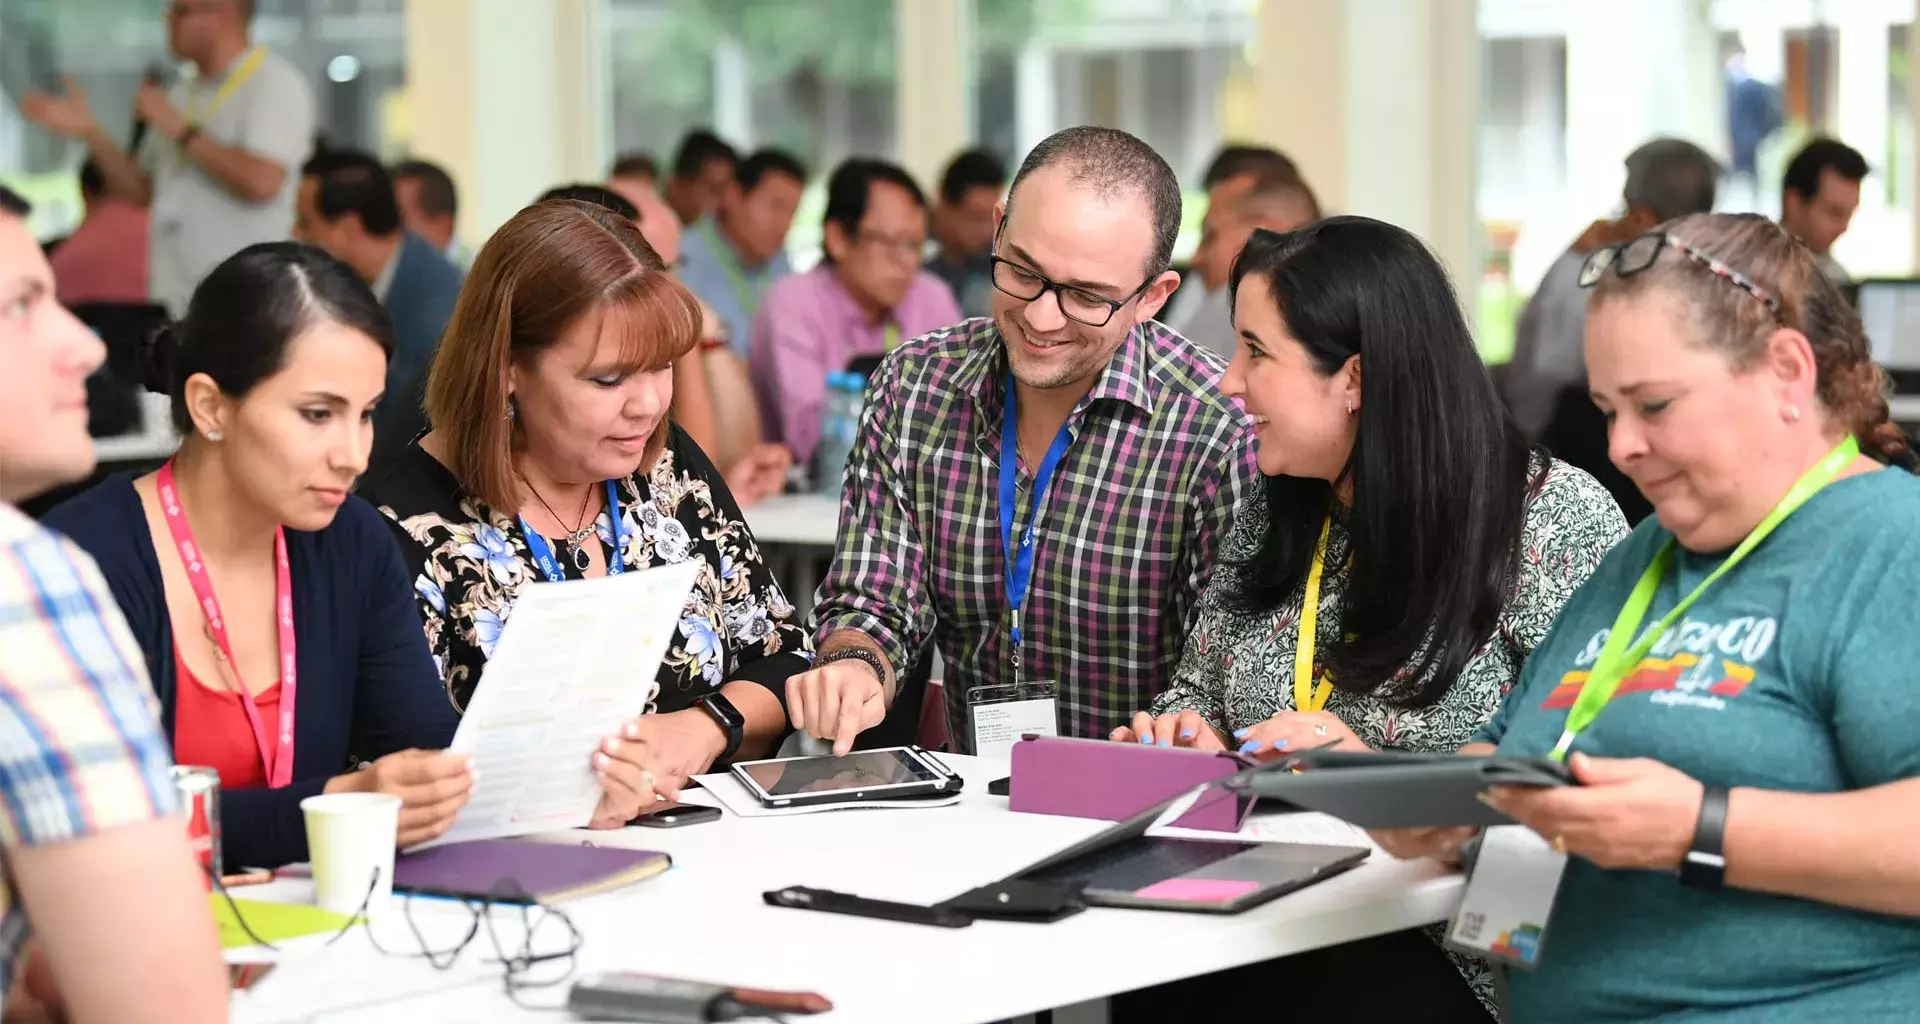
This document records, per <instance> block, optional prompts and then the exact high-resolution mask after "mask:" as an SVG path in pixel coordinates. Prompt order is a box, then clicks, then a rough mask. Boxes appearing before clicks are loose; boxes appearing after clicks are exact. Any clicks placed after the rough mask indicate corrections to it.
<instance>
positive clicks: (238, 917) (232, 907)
mask: <svg viewBox="0 0 1920 1024" xmlns="http://www.w3.org/2000/svg"><path fill="white" fill-rule="evenodd" d="M201 869H202V870H204V871H205V872H206V873H207V877H208V878H209V879H211V880H212V881H213V888H214V891H216V892H218V893H219V894H220V897H221V898H222V899H224V900H226V901H227V910H229V911H230V912H232V914H233V919H234V920H235V921H237V922H239V924H240V930H241V931H243V932H246V933H247V938H249V939H252V940H253V942H254V945H257V946H261V947H264V948H266V949H271V950H273V951H274V952H276V953H278V952H279V951H280V947H278V946H276V945H274V944H273V943H271V942H268V941H267V940H265V939H263V938H261V937H260V933H258V932H256V931H254V930H253V926H252V925H250V924H248V923H247V918H246V915H244V914H242V913H240V904H238V903H235V902H234V901H233V893H230V892H228V891H227V883H225V882H223V881H221V880H220V876H219V875H216V874H214V873H213V868H212V867H211V866H209V865H205V864H203V865H201ZM348 923H349V924H351V923H352V922H348Z"/></svg>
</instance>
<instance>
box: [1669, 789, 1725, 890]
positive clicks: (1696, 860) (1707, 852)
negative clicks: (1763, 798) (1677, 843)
mask: <svg viewBox="0 0 1920 1024" xmlns="http://www.w3.org/2000/svg"><path fill="white" fill-rule="evenodd" d="M1730 795H1731V794H1730V793H1729V792H1728V790H1727V787H1725V786H1708V787H1706V789H1705V790H1704V791H1703V792H1702V793H1701V794H1700V819H1699V821H1698V822H1697V823H1696V824H1695V825H1694V828H1693V845H1692V846H1691V847H1689V848H1688V849H1687V853H1686V856H1685V857H1682V858H1681V859H1680V884H1681V885H1684V886H1687V887H1688V888H1691V889H1709V890H1711V889H1718V888H1720V887H1721V885H1722V884H1724V883H1725V881H1726V877H1727V858H1726V854H1725V852H1724V846H1725V843H1726V837H1727V804H1728V800H1729V797H1730Z"/></svg>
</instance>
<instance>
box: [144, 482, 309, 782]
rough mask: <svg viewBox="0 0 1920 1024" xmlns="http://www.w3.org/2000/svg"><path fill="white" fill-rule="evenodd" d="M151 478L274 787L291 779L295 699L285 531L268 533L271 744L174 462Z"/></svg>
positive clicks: (169, 528)
mask: <svg viewBox="0 0 1920 1024" xmlns="http://www.w3.org/2000/svg"><path fill="white" fill-rule="evenodd" d="M155 482H156V483H157V484H158V485H159V490H160V510H161V512H163V513H164V514H165V515H166V517H167V530H168V532H170V533H172V534H173V543H174V545H175V546H176V547H177V548H179V550H180V563H181V564H182V565H184V566H186V569H187V582H188V583H190V584H191V585H192V586H193V596H194V598H195V599H197V600H198V601H199V602H200V608H201V610H202V611H203V612H205V613H206V616H207V628H208V630H209V631H211V632H212V633H213V642H214V643H216V644H219V645H220V653H221V654H223V655H225V656H226V659H227V667H228V668H230V669H232V670H233V679H234V683H235V684H236V685H238V687H239V689H240V706H241V707H242V708H244V709H245V710H246V712H247V725H248V726H250V727H252V729H253V742H254V745H255V746H256V747H258V748H259V750H260V764H261V766H262V767H264V768H265V769H266V773H267V785H268V787H270V788H272V789H279V788H280V787H282V786H285V785H286V784H287V783H289V782H292V781H293V711H294V697H295V694H296V692H297V686H298V683H297V681H296V680H295V678H294V637H293V574H292V571H291V570H290V569H289V568H288V565H287V531H286V530H285V529H284V528H282V529H278V530H275V531H274V533H273V553H274V556H275V560H276V561H277V562H278V567H277V571H276V572H275V574H274V588H273V596H274V602H273V603H274V610H275V618H276V619H277V620H278V621H279V626H280V743H279V746H278V747H277V748H276V747H274V746H273V745H272V744H270V743H268V741H267V728H266V725H265V724H264V723H262V722H261V721H260V710H259V709H258V708H256V707H254V705H253V695H252V694H250V693H248V692H247V686H246V683H245V682H243V681H241V679H240V663H239V662H238V661H237V660H235V659H234V657H233V644H232V642H230V641H229V640H228V639H227V623H226V620H225V619H224V618H223V617H222V616H221V614H220V601H219V599H217V598H215V597H214V596H213V583H212V581H211V580H208V579H207V570H206V565H205V564H204V563H203V562H201V560H200V554H199V550H198V548H199V545H197V544H195V543H194V539H193V527H192V526H189V525H188V524H187V517H186V516H185V515H183V514H182V513H181V511H180V492H179V490H178V489H177V488H175V487H174V484H173V463H172V462H168V463H167V464H166V465H164V466H161V467H160V472H159V474H158V475H157V476H156V477H155Z"/></svg>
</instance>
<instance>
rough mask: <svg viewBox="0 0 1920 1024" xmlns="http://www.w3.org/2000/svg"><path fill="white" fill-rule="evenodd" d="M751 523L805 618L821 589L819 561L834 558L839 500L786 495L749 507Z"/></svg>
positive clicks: (769, 563)
mask: <svg viewBox="0 0 1920 1024" xmlns="http://www.w3.org/2000/svg"><path fill="white" fill-rule="evenodd" d="M744 511H745V512H746V516H747V525H748V526H749V527H752V528H753V539H754V543H756V544H758V545H759V546H760V548H761V553H762V554H763V555H764V556H765V558H766V559H767V566H768V568H770V569H771V570H772V571H773V575H774V578H775V579H777V580H779V581H780V585H781V587H782V588H783V589H784V590H785V591H786V592H787V600H789V601H792V602H793V606H794V609H795V610H796V611H798V612H799V613H800V615H801V616H803V617H804V616H805V615H806V614H807V612H809V611H811V610H812V608H813V595H814V592H815V591H817V590H819V589H820V572H819V568H818V566H819V562H820V560H821V559H822V558H824V557H827V556H830V555H832V554H833V542H834V538H835V537H836V536H837V535H838V534H839V530H840V498H839V496H838V495H833V494H782V495H778V496H775V497H772V498H768V499H767V500H765V501H763V502H760V503H759V504H757V505H749V506H748V507H747V508H746V509H745V510H744Z"/></svg>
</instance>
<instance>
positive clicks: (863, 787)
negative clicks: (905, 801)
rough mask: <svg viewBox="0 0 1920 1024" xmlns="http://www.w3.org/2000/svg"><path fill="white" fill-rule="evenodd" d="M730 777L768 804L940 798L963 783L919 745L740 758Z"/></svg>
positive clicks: (790, 804)
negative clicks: (818, 754)
mask: <svg viewBox="0 0 1920 1024" xmlns="http://www.w3.org/2000/svg"><path fill="white" fill-rule="evenodd" d="M733 777H734V778H736V779H739V780H740V784H741V785H743V786H745V787H747V792H749V793H752V794H753V795H754V797H755V798H756V799H758V800H759V801H760V802H761V803H762V804H764V805H766V806H768V807H799V806H803V805H807V804H837V803H859V802H861V801H865V800H897V799H899V798H901V797H912V796H945V795H949V794H953V793H958V792H960V787H961V785H962V780H961V778H960V776H959V775H956V774H955V773H954V771H953V769H951V768H948V767H947V766H946V765H944V764H941V763H940V761H939V760H938V759H937V758H935V757H934V756H933V755H932V754H929V753H928V752H926V751H925V750H922V749H920V748H919V747H888V748H886V749H884V750H862V751H857V752H855V753H851V754H847V755H845V756H843V757H836V756H833V755H827V756H824V757H781V758H774V759H772V760H768V761H742V762H740V763H738V764H736V765H734V766H733Z"/></svg>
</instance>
